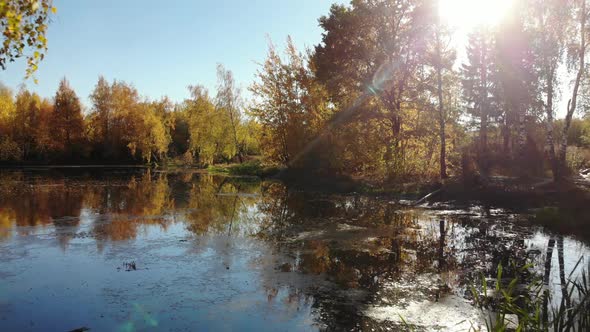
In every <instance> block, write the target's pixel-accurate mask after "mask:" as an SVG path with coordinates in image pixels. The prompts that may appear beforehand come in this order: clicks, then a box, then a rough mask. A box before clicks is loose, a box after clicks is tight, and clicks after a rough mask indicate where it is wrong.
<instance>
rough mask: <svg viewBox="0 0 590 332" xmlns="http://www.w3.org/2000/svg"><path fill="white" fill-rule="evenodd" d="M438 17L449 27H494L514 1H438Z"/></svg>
mask: <svg viewBox="0 0 590 332" xmlns="http://www.w3.org/2000/svg"><path fill="white" fill-rule="evenodd" d="M439 1H440V15H441V17H442V19H443V20H444V21H446V22H447V23H448V24H449V25H450V26H452V27H455V28H458V29H462V30H471V29H472V28H474V27H476V26H478V25H495V24H497V23H498V22H499V21H500V20H501V19H502V18H503V17H504V15H505V14H506V13H507V12H508V11H509V10H510V7H511V6H512V4H513V1H514V0H439Z"/></svg>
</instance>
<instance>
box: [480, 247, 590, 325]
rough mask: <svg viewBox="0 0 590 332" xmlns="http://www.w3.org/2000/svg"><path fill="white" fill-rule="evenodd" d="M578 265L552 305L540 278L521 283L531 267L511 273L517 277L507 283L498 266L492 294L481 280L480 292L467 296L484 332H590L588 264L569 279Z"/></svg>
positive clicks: (549, 295) (575, 268)
mask: <svg viewBox="0 0 590 332" xmlns="http://www.w3.org/2000/svg"><path fill="white" fill-rule="evenodd" d="M581 262H582V258H580V259H579V260H578V262H577V264H576V265H575V267H574V269H573V270H572V272H571V273H570V275H569V277H568V278H567V282H566V283H562V284H561V299H560V300H559V302H558V303H556V302H554V301H552V298H554V297H555V294H551V292H550V290H549V289H548V287H547V286H546V285H545V284H544V282H543V280H542V279H541V278H538V277H532V280H530V281H529V280H524V278H525V277H523V276H530V275H531V274H530V269H531V268H532V265H531V264H528V265H525V266H523V267H521V268H519V269H513V271H518V273H516V276H514V277H512V278H511V279H506V278H503V268H502V266H501V265H499V266H498V269H497V275H496V281H495V283H494V289H492V290H488V283H487V281H486V279H485V278H483V276H482V284H481V287H480V291H478V289H477V288H476V287H475V286H473V287H471V292H472V294H473V297H474V300H475V303H476V305H477V306H479V308H480V309H481V310H482V312H483V313H484V316H486V318H485V325H486V330H487V331H490V332H503V331H533V332H536V331H543V332H549V331H566V332H567V331H571V332H577V331H590V264H589V265H588V266H587V267H586V268H585V269H584V270H583V271H582V272H581V274H580V276H579V277H577V278H575V279H574V278H573V277H572V276H573V274H574V272H575V271H576V270H577V269H578V267H579V265H580V263H581ZM527 281H528V282H527ZM490 291H491V293H492V295H491V296H490V294H489V293H490ZM474 331H476V330H475V329H474Z"/></svg>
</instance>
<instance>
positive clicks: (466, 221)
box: [0, 169, 588, 330]
mask: <svg viewBox="0 0 590 332" xmlns="http://www.w3.org/2000/svg"><path fill="white" fill-rule="evenodd" d="M71 173H72V172H69V173H67V174H66V172H60V171H47V172H43V173H41V175H39V173H38V172H31V173H28V172H27V171H9V172H0V241H4V242H6V241H10V240H11V239H13V238H14V237H24V236H28V235H34V234H37V233H39V232H45V233H47V232H50V233H55V238H56V239H57V242H58V243H59V246H60V247H61V248H62V250H64V251H66V250H67V247H68V243H69V242H70V241H72V239H75V238H86V239H91V240H93V241H95V243H96V246H97V248H98V249H99V251H101V250H103V249H104V247H105V246H106V245H107V244H109V243H117V242H122V241H130V240H134V239H138V238H142V237H146V236H148V234H149V233H150V232H152V231H154V230H155V231H157V232H160V233H161V234H165V233H167V232H169V231H170V229H171V227H172V226H173V225H180V226H182V228H183V229H184V231H183V233H181V234H180V235H179V236H181V237H182V238H184V239H188V240H187V241H191V239H194V240H195V241H194V243H192V244H191V246H192V250H191V252H192V253H194V254H195V255H196V254H198V253H200V252H202V251H203V250H206V248H209V247H210V248H213V249H214V250H215V253H216V254H217V255H219V260H220V261H221V262H222V264H223V266H225V268H226V269H228V270H229V269H230V268H233V257H232V255H233V254H235V251H236V250H239V249H237V248H238V246H236V243H237V242H238V241H253V242H256V243H259V244H261V245H263V246H264V248H265V249H264V250H265V251H263V252H261V253H257V254H256V255H253V256H252V257H250V260H251V262H250V264H249V266H248V269H251V270H253V271H257V273H258V274H259V280H256V281H255V282H258V283H260V286H261V287H262V289H263V290H264V293H265V298H266V299H267V301H268V303H269V305H270V306H273V305H276V304H277V301H278V302H280V305H281V306H282V307H283V309H284V310H286V312H293V313H294V312H298V310H300V309H301V308H306V307H311V310H312V312H311V313H310V315H312V316H313V317H314V319H315V321H316V323H317V327H319V328H325V329H338V330H341V329H368V328H382V327H399V324H400V322H399V320H398V319H397V318H396V317H395V313H396V312H403V310H404V308H412V305H416V304H435V303H442V302H444V301H446V300H445V299H448V298H450V297H453V298H457V299H464V298H465V299H469V297H470V292H469V288H470V286H471V285H473V284H480V283H481V282H482V281H483V280H482V279H481V277H482V276H483V277H484V278H485V279H486V280H488V281H489V280H490V278H493V277H494V276H495V275H496V269H497V267H498V266H499V265H500V264H501V265H502V266H504V267H505V269H504V276H505V277H506V278H510V277H511V276H514V275H516V274H517V273H518V271H517V270H514V269H512V270H511V269H510V266H511V265H510V263H511V262H516V266H522V265H524V264H525V262H528V261H533V262H534V263H535V265H536V266H537V272H538V274H539V275H540V276H543V277H544V283H545V284H546V285H548V286H549V288H551V289H552V287H553V286H552V285H554V284H557V285H559V284H561V285H563V284H564V281H565V276H567V275H568V274H569V272H570V270H571V268H572V261H576V260H577V259H578V257H579V254H581V253H584V252H586V253H587V252H588V249H587V247H586V246H584V245H577V246H578V247H575V248H574V250H571V249H570V247H571V246H572V245H571V244H572V243H578V242H575V241H573V240H571V239H570V238H564V237H563V236H557V235H556V236H548V235H544V233H542V232H541V229H540V228H539V227H536V226H534V225H532V224H531V223H530V222H529V221H528V220H527V217H526V216H523V215H520V214H518V213H512V212H508V211H504V210H500V209H493V208H490V207H480V206H465V207H460V206H450V207H449V206H445V205H440V206H435V207H430V208H427V209H425V208H410V207H404V206H401V205H399V204H397V203H395V202H390V201H388V200H385V199H379V198H375V197H368V196H362V195H329V194H319V193H309V192H303V191H292V190H289V189H288V188H286V187H285V186H284V185H283V184H281V183H279V182H260V181H255V180H251V179H245V178H227V177H220V176H212V175H208V174H202V173H194V172H177V173H174V172H158V171H153V170H145V171H134V172H129V171H116V170H110V171H102V172H97V171H95V170H93V171H90V170H83V169H82V170H77V171H73V174H71ZM162 236H163V235H162ZM564 242H565V245H564ZM547 243H548V245H547ZM567 244H569V246H568V245H567ZM555 246H556V247H557V251H558V255H557V256H558V257H557V261H558V264H553V265H552V264H551V257H552V252H553V250H554V249H553V248H554V247H555ZM195 257H198V256H195ZM550 275H551V276H553V277H554V279H555V278H557V280H558V281H557V283H555V282H552V280H554V279H551V278H550ZM253 282H254V281H253ZM557 291H558V292H561V291H562V288H561V287H560V286H558V288H557ZM375 312H382V313H387V315H389V316H387V317H386V318H384V317H383V316H380V315H378V314H374V313H375ZM372 313H373V314H372ZM469 314H471V312H469V313H468V317H467V318H474V319H477V316H469ZM461 319H465V317H462V318H461Z"/></svg>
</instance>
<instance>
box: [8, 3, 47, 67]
mask: <svg viewBox="0 0 590 332" xmlns="http://www.w3.org/2000/svg"><path fill="white" fill-rule="evenodd" d="M56 12H57V9H56V8H55V7H53V6H52V0H0V31H1V32H2V45H1V46H0V67H1V68H2V69H3V70H4V69H6V65H7V63H8V62H14V61H15V60H16V59H18V58H21V57H23V56H24V57H26V60H27V69H26V75H25V77H26V78H30V77H31V76H32V75H33V73H34V72H35V71H36V70H37V68H38V65H39V62H40V61H41V60H43V58H44V56H45V52H46V51H47V38H46V37H45V35H46V33H47V25H48V23H49V17H50V15H51V14H55V13H56Z"/></svg>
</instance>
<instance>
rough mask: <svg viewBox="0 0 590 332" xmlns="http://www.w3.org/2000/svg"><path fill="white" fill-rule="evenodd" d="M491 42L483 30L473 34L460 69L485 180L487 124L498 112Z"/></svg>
mask: <svg viewBox="0 0 590 332" xmlns="http://www.w3.org/2000/svg"><path fill="white" fill-rule="evenodd" d="M494 42H495V41H494V38H493V34H492V33H491V32H490V31H489V30H487V29H486V28H484V27H480V28H478V29H477V30H476V31H474V32H472V33H471V34H470V35H469V40H468V44H467V59H466V60H467V62H466V63H464V64H463V65H462V68H461V77H462V83H463V98H464V100H465V102H466V104H467V110H468V112H469V113H470V114H471V115H473V116H475V117H476V118H477V119H478V125H479V148H478V154H479V158H478V160H479V166H480V169H481V171H482V173H483V175H484V176H486V175H487V172H488V168H489V164H488V159H489V151H488V130H489V122H490V118H492V117H495V116H496V115H497V113H498V108H499V106H498V101H497V100H496V99H494V95H495V94H494V90H496V91H497V89H498V84H497V80H496V77H497V72H496V69H497V68H496V67H495V58H494V51H493V50H494Z"/></svg>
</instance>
